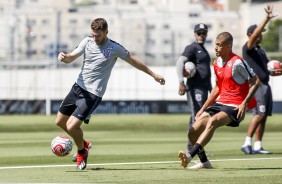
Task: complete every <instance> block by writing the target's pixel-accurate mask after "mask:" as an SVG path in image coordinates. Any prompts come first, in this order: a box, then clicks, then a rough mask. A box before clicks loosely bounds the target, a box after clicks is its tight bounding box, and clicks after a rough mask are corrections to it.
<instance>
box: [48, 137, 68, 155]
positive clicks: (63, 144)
mask: <svg viewBox="0 0 282 184" xmlns="http://www.w3.org/2000/svg"><path fill="white" fill-rule="evenodd" d="M51 150H52V152H53V153H54V154H55V155H57V156H59V157H64V156H67V155H68V154H69V153H70V152H71V150H72V141H71V140H70V139H69V138H68V137H67V136H57V137H55V138H54V139H53V140H52V142H51Z"/></svg>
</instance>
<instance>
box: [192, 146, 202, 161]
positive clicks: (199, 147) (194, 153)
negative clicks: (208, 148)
mask: <svg viewBox="0 0 282 184" xmlns="http://www.w3.org/2000/svg"><path fill="white" fill-rule="evenodd" d="M202 149H203V148H202V146H201V145H200V144H198V143H196V144H195V145H194V146H193V148H192V149H191V151H189V154H190V155H191V157H192V158H193V157H194V156H195V155H196V154H198V153H199V151H200V150H202Z"/></svg>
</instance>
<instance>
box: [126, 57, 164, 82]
mask: <svg viewBox="0 0 282 184" xmlns="http://www.w3.org/2000/svg"><path fill="white" fill-rule="evenodd" d="M125 61H126V62H128V63H129V64H131V65H132V66H134V67H135V68H137V69H138V70H141V71H143V72H145V73H147V74H148V75H150V76H152V77H153V78H154V79H155V81H157V82H158V83H160V84H161V85H164V84H165V79H164V78H163V76H161V75H159V74H157V73H154V72H153V71H152V70H150V69H149V67H147V66H146V65H145V64H144V63H143V62H142V61H140V60H138V59H137V58H136V57H133V56H131V55H129V56H128V58H127V59H126V60H125Z"/></svg>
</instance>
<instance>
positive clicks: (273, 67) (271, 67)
mask: <svg viewBox="0 0 282 184" xmlns="http://www.w3.org/2000/svg"><path fill="white" fill-rule="evenodd" d="M267 69H268V71H270V72H273V71H277V70H282V63H280V62H279V61H277V60H271V61H269V62H268V63H267Z"/></svg>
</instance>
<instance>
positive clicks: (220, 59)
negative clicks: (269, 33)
mask: <svg viewBox="0 0 282 184" xmlns="http://www.w3.org/2000/svg"><path fill="white" fill-rule="evenodd" d="M232 43H233V37H232V35H231V34H230V33H228V32H222V33H220V34H219V35H218V36H217V38H216V41H215V52H216V56H217V59H216V60H215V61H214V64H213V65H214V72H215V75H216V85H215V86H214V87H213V89H212V91H211V94H210V96H209V98H208V99H207V101H206V102H205V104H204V105H203V106H202V108H201V109H200V110H199V112H198V113H197V114H196V122H195V123H194V125H193V126H192V127H191V128H190V129H189V133H188V136H189V139H190V140H191V142H192V143H193V144H194V146H193V148H192V149H191V150H190V151H189V152H184V151H180V152H179V153H178V157H179V159H180V161H181V165H182V166H183V167H184V168H186V167H187V166H188V164H189V162H191V160H192V158H193V157H194V156H195V155H196V154H198V153H201V154H199V155H201V156H202V157H203V158H201V159H200V160H201V162H200V163H198V164H196V165H194V166H192V167H189V168H190V169H200V168H212V165H211V163H210V162H209V160H208V159H207V156H206V154H205V151H204V147H205V145H206V144H208V142H209V141H210V140H211V138H212V137H213V133H214V132H215V130H216V129H217V128H218V127H221V126H231V127H237V126H239V124H240V122H241V121H242V120H243V119H244V117H245V112H246V110H248V109H251V108H253V107H255V105H256V102H255V100H254V98H252V97H253V95H254V94H255V92H256V90H257V88H258V87H259V84H260V80H259V79H258V77H257V76H256V74H255V73H254V72H253V70H252V69H251V68H250V67H249V65H248V64H247V63H246V62H245V61H244V60H243V59H242V58H241V57H239V56H238V55H236V54H234V53H233V52H232Z"/></svg>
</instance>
